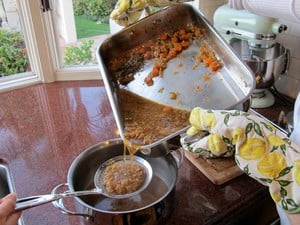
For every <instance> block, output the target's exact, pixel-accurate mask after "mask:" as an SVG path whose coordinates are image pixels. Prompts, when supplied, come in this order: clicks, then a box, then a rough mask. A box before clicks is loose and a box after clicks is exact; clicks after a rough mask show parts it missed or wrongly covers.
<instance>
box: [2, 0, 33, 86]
mask: <svg viewBox="0 0 300 225" xmlns="http://www.w3.org/2000/svg"><path fill="white" fill-rule="evenodd" d="M30 71H31V67H30V63H29V58H28V51H27V48H26V44H25V40H24V36H23V32H22V27H21V22H20V18H19V10H18V7H17V4H16V1H15V0H0V82H3V81H4V80H6V81H7V79H8V78H7V77H8V76H11V75H14V79H18V77H24V76H26V74H27V73H25V72H30Z"/></svg>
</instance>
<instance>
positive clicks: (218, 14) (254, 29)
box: [214, 5, 287, 48]
mask: <svg viewBox="0 0 300 225" xmlns="http://www.w3.org/2000/svg"><path fill="white" fill-rule="evenodd" d="M214 26H215V28H216V29H217V30H218V31H219V32H220V33H221V35H222V36H223V37H224V38H225V39H226V40H227V41H228V42H229V43H231V41H232V40H234V39H239V40H246V41H248V45H249V46H252V47H256V48H269V47H272V46H273V45H274V44H275V43H276V34H279V33H281V32H283V31H285V30H286V29H287V26H286V25H284V24H280V23H278V22H276V19H275V18H271V17H265V16H259V15H256V14H253V13H250V12H248V11H246V10H236V9H232V8H230V7H229V6H228V5H223V6H221V7H219V8H218V9H217V10H216V11H215V13H214Z"/></svg>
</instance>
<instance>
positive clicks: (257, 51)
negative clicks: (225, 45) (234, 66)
mask: <svg viewBox="0 0 300 225" xmlns="http://www.w3.org/2000/svg"><path fill="white" fill-rule="evenodd" d="M230 45H231V46H232V48H233V49H234V51H235V52H236V53H237V54H238V55H239V56H241V57H242V60H243V61H244V62H245V63H246V64H247V65H248V66H249V67H250V69H251V70H252V71H253V72H254V74H255V78H256V89H267V88H270V87H272V85H273V84H274V83H275V82H276V80H277V79H278V77H279V76H280V75H281V74H284V73H286V70H287V67H288V62H289V50H288V49H286V48H285V47H284V46H283V45H281V44H279V43H276V44H274V46H273V47H270V48H255V47H251V46H249V45H248V42H247V41H244V40H239V39H235V40H233V41H232V42H231V43H230Z"/></svg>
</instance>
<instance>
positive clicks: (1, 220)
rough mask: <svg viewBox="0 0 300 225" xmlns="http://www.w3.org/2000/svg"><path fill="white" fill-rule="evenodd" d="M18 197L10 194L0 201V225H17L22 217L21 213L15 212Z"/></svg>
mask: <svg viewBox="0 0 300 225" xmlns="http://www.w3.org/2000/svg"><path fill="white" fill-rule="evenodd" d="M15 205H16V195H15V194H13V193H12V194H9V195H7V196H5V197H4V198H2V199H0V225H16V224H17V223H18V219H19V218H20V216H21V211H20V212H15Z"/></svg>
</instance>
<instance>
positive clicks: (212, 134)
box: [181, 107, 300, 213]
mask: <svg viewBox="0 0 300 225" xmlns="http://www.w3.org/2000/svg"><path fill="white" fill-rule="evenodd" d="M190 124H191V127H190V128H189V129H188V131H187V135H194V134H198V133H200V132H203V133H205V135H206V136H201V137H199V140H196V142H194V143H192V144H190V143H185V142H184V141H182V142H181V144H182V146H183V147H184V148H185V149H186V150H188V151H191V152H195V153H197V154H199V155H201V154H202V156H203V157H228V156H232V154H234V155H235V160H236V162H237V165H238V166H239V167H240V168H241V169H242V170H243V171H245V172H246V173H247V174H248V175H249V176H251V177H252V178H254V179H256V180H257V181H259V182H261V183H262V184H263V185H266V186H268V187H269V191H270V194H271V196H272V199H273V200H274V202H276V204H278V206H280V207H282V208H283V209H284V210H285V211H286V212H287V213H300V147H299V146H297V145H296V144H295V143H294V142H292V141H291V140H290V139H289V138H288V137H286V135H285V134H283V133H281V131H280V130H278V129H277V128H275V127H274V126H273V125H272V124H270V123H269V122H268V121H265V120H264V119H263V118H260V117H258V116H257V115H254V114H250V113H247V112H242V111H238V110H207V109H202V108H200V107H198V108H195V109H193V110H192V111H191V114H190ZM182 140H184V139H182ZM229 153H230V154H229Z"/></svg>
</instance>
